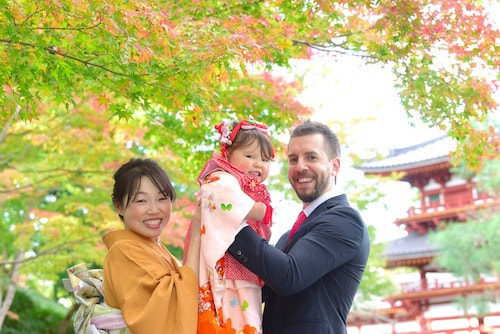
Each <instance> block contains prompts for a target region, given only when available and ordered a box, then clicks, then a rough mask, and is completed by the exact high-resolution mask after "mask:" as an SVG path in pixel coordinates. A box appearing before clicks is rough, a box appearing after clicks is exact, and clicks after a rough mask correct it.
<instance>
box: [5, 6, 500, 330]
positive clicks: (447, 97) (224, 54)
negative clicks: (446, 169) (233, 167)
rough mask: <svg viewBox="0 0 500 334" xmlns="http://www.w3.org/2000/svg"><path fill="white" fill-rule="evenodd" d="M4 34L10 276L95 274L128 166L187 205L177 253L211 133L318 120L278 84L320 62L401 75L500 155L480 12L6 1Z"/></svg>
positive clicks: (448, 126) (487, 35)
mask: <svg viewBox="0 0 500 334" xmlns="http://www.w3.org/2000/svg"><path fill="white" fill-rule="evenodd" d="M0 22H1V24H0V84H1V89H0V105H2V109H1V110H0V125H1V133H0V175H1V178H0V209H1V212H3V215H0V221H1V222H2V224H0V236H1V237H2V240H5V241H7V242H6V243H5V246H4V247H5V249H3V250H2V254H3V255H2V258H1V259H2V264H3V267H2V268H3V270H5V271H6V273H7V271H9V272H8V275H5V276H2V277H11V278H17V277H18V275H20V274H21V275H22V274H24V275H28V274H31V275H36V276H37V277H39V278H40V279H51V278H52V277H54V268H56V267H59V268H61V267H63V268H64V266H65V265H66V264H68V263H69V262H68V259H70V258H71V256H74V254H78V256H79V257H80V258H81V259H85V260H87V261H92V260H96V261H98V258H99V256H100V253H99V252H96V251H95V249H96V248H95V247H94V246H95V244H96V242H97V240H98V234H99V232H100V231H103V230H105V229H106V228H108V227H110V226H112V225H113V224H116V219H115V218H116V217H115V215H114V213H113V212H112V210H111V208H110V206H109V203H108V201H109V194H108V192H107V190H109V187H110V179H111V178H110V176H111V173H112V171H113V170H114V169H115V168H116V167H117V165H118V164H119V163H122V162H123V161H124V160H126V159H128V158H129V157H131V156H137V155H146V154H147V155H148V156H152V157H155V158H157V159H158V160H159V161H160V162H161V163H162V165H163V166H165V167H166V169H167V170H168V171H169V173H171V174H172V178H173V179H174V180H175V182H176V187H177V188H178V189H180V190H181V192H182V193H184V194H187V196H188V197H187V198H185V199H182V200H180V202H179V205H180V208H185V210H184V211H183V210H179V212H178V213H176V215H177V216H176V217H175V218H176V219H178V220H179V221H180V222H181V223H179V228H178V229H177V230H176V229H171V230H167V231H166V233H168V234H169V236H168V238H169V240H171V241H173V242H174V244H175V243H176V242H177V243H178V244H180V242H181V241H180V240H181V239H180V237H181V236H182V234H183V228H184V227H183V226H184V225H185V224H183V223H182V222H186V221H187V220H188V215H186V214H185V212H190V205H192V204H190V203H191V202H190V200H192V196H193V194H194V191H195V189H196V184H195V183H194V180H195V176H196V174H197V171H199V169H200V167H201V164H202V163H203V161H205V160H206V159H207V158H208V156H209V155H210V154H211V151H212V149H213V148H214V147H215V145H216V143H215V141H216V140H215V136H213V135H210V134H212V133H213V131H212V126H213V124H216V123H217V122H220V121H221V120H223V119H225V118H227V117H231V118H243V117H248V115H253V116H254V117H255V118H256V119H258V120H260V121H263V122H265V123H267V124H270V125H271V129H272V131H273V133H275V134H277V137H279V135H280V134H283V133H286V131H287V129H288V128H290V126H292V125H293V124H294V123H295V122H296V121H298V120H299V119H302V118H305V117H307V116H308V115H309V114H310V113H311V110H309V109H307V108H305V107H304V106H302V105H301V104H300V103H298V102H297V101H296V99H295V97H296V96H297V95H298V94H299V93H300V91H301V86H300V83H299V82H295V81H288V80H285V79H283V78H279V77H276V76H273V75H272V73H273V72H272V71H271V70H272V68H273V67H274V66H287V65H288V62H289V61H290V60H291V59H296V58H306V59H309V58H310V57H311V56H312V55H313V54H314V53H315V52H321V51H324V52H328V53H330V54H332V55H335V54H349V55H352V56H355V57H361V58H363V59H365V60H366V62H367V63H379V64H382V65H384V66H388V67H390V68H392V69H393V72H394V73H395V74H396V82H395V84H396V86H397V87H398V89H399V93H400V96H401V102H402V106H403V107H404V110H405V111H406V112H407V113H408V115H410V116H412V117H420V118H422V119H423V120H424V121H426V122H427V123H428V124H433V125H436V126H438V127H440V128H442V129H444V130H447V131H448V133H449V134H450V135H451V136H452V137H453V138H455V139H456V140H457V141H458V142H459V143H460V144H461V145H462V146H460V147H461V149H459V150H457V155H458V156H460V154H463V156H462V157H463V158H466V159H467V161H468V162H469V165H470V166H471V167H477V166H479V165H480V164H481V162H482V160H483V159H486V158H487V157H488V156H491V155H492V154H494V153H495V150H496V148H497V145H498V142H497V141H496V137H495V135H494V131H495V129H494V128H492V127H489V128H486V129H485V130H483V129H481V128H476V127H474V126H473V124H474V122H476V121H477V122H481V121H483V120H484V119H486V117H487V116H488V115H489V114H490V113H491V111H492V110H494V109H495V108H497V105H496V102H495V100H494V99H493V94H494V93H495V92H496V91H497V83H496V78H495V75H497V71H496V70H497V69H498V66H499V65H500V61H499V57H500V56H499V55H500V52H499V46H498V45H497V44H496V43H495V38H498V30H497V29H496V28H494V27H493V26H492V25H491V22H490V21H489V19H488V16H487V15H486V13H485V11H484V9H483V7H482V6H481V4H480V3H479V2H475V1H467V0H457V1H452V0H446V1H441V0H440V1H438V0H424V1H420V0H410V1H395V0H381V1H377V2H373V1H368V0H359V1H347V0H342V1H335V2H329V1H319V0H318V1H291V0H288V1H287V0H276V1H258V0H254V1H247V0H244V1H231V2H223V1H222V2H221V1H208V0H207V1H202V0H198V1H191V0H190V1H186V0H181V1H176V2H175V3H174V2H167V1H145V0H131V1H110V0H91V1H83V0H59V1H50V0H38V1H27V0H21V1H12V0H0ZM318 50H319V51H318ZM491 72H493V74H491ZM275 143H276V144H277V151H278V153H280V152H281V151H282V150H283V147H284V145H285V144H283V143H280V142H278V141H275ZM464 148H465V149H464ZM190 196H191V198H190ZM70 236H71V238H70ZM176 240H177V241H176ZM97 249H99V248H97ZM101 250H102V249H101ZM49 254H50V257H49ZM31 256H33V257H31ZM49 258H50V261H51V262H50V263H51V265H50V266H48V265H46V262H44V261H45V259H49ZM36 259H41V260H39V261H37V260H36ZM56 263H57V264H56ZM14 281H15V280H14ZM6 282H7V281H2V282H1V284H2V289H0V290H1V292H2V293H3V291H4V289H3V287H4V286H5V284H7V283H6ZM0 297H4V298H0V301H2V305H1V306H0V316H1V317H0V319H3V318H2V317H3V316H4V315H5V313H6V311H7V310H8V306H9V298H10V297H11V295H8V294H7V295H5V296H0ZM0 327H1V321H0Z"/></svg>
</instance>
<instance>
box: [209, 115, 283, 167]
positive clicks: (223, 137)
mask: <svg viewBox="0 0 500 334" xmlns="http://www.w3.org/2000/svg"><path fill="white" fill-rule="evenodd" d="M215 129H216V130H217V131H218V132H219V134H220V137H219V140H220V142H221V146H222V147H221V153H222V156H223V157H224V158H226V157H227V147H228V146H231V145H232V144H233V140H234V138H235V137H236V135H237V134H238V131H240V129H243V130H253V129H257V130H259V131H261V132H263V133H264V134H265V135H266V136H268V137H269V133H268V127H267V125H265V124H264V123H260V122H257V121H255V120H254V119H253V118H250V120H242V121H240V122H239V123H238V124H237V125H236V126H234V127H233V126H232V125H231V124H230V123H229V122H227V121H224V122H222V123H220V124H217V125H216V126H215ZM273 155H274V154H273Z"/></svg>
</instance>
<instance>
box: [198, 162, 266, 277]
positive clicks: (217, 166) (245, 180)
mask: <svg viewBox="0 0 500 334" xmlns="http://www.w3.org/2000/svg"><path fill="white" fill-rule="evenodd" d="M215 170H224V171H226V172H228V173H229V174H231V175H233V176H234V177H235V178H236V179H237V180H238V183H239V184H240V186H241V189H242V190H243V192H244V193H245V194H247V195H248V196H249V197H250V198H251V199H253V200H254V201H256V202H262V203H264V204H266V206H267V210H268V212H267V211H266V215H265V216H264V219H263V220H262V221H255V220H252V219H248V220H247V224H248V225H249V226H250V227H252V228H253V229H254V230H255V231H256V232H257V233H258V234H259V235H260V236H261V237H263V238H265V239H266V240H269V239H270V238H271V225H272V207H271V196H270V194H269V191H268V190H267V187H266V186H265V185H263V184H262V183H260V182H258V181H257V180H256V179H255V178H251V177H249V176H248V175H246V174H245V173H243V172H242V171H241V170H239V169H238V168H236V167H234V166H233V165H231V164H230V163H229V162H228V161H227V160H225V159H223V158H222V157H221V156H220V155H218V154H216V153H214V155H213V157H212V158H211V159H210V160H209V161H208V162H207V163H206V164H205V166H204V167H203V169H202V170H201V172H200V175H199V176H198V183H199V184H200V185H201V184H203V183H204V181H205V179H206V178H207V177H208V176H209V175H210V173H212V172H213V171H215ZM269 210H271V211H269ZM224 273H225V275H226V278H228V279H238V280H244V281H249V282H253V283H256V284H259V285H260V286H263V285H264V282H263V281H262V280H261V279H260V278H259V277H258V276H257V275H255V274H254V273H252V272H251V271H250V270H248V269H247V268H245V267H244V266H243V265H242V264H241V263H239V262H238V261H237V260H236V259H235V258H234V257H232V256H231V255H230V254H229V253H226V254H225V255H224Z"/></svg>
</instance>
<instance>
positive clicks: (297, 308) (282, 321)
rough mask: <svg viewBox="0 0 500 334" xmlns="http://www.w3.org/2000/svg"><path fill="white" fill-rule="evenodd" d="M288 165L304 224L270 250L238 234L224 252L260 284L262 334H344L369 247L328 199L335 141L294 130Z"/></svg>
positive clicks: (354, 221) (304, 128) (347, 212)
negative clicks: (257, 277)
mask: <svg viewBox="0 0 500 334" xmlns="http://www.w3.org/2000/svg"><path fill="white" fill-rule="evenodd" d="M288 164H289V166H288V179H289V181H290V184H291V185H292V187H293V188H294V190H295V192H296V193H297V196H298V197H299V198H300V199H301V200H302V203H303V212H304V213H305V215H306V216H307V218H306V219H305V220H304V221H303V223H302V224H301V225H300V226H298V228H297V226H294V228H292V231H291V232H287V233H285V234H284V235H283V236H282V237H281V238H280V239H279V241H278V243H277V244H276V247H273V246H271V245H269V244H268V243H267V242H266V240H265V239H263V238H261V237H260V236H259V235H258V234H257V233H255V232H254V231H253V230H252V228H250V227H244V228H243V229H242V230H241V231H240V232H239V233H238V235H237V236H236V238H235V241H234V243H233V244H232V245H231V246H230V248H229V252H230V253H231V254H232V255H233V256H234V257H235V258H236V259H237V260H238V261H240V262H241V263H243V265H245V266H246V267H247V268H248V269H250V270H251V271H252V272H254V273H255V274H257V275H258V276H260V277H261V278H262V279H263V280H264V282H265V283H266V286H265V287H264V291H263V296H264V301H265V308H264V316H263V331H264V333H265V334H323V333H324V334H327V333H328V334H344V333H346V318H347V314H348V313H349V310H350V308H351V305H352V301H353V298H354V295H355V293H356V291H357V289H358V286H359V283H360V280H361V277H362V275H363V272H364V270H365V266H366V261H367V259H368V253H369V250H370V242H369V237H368V232H367V229H366V225H365V224H364V223H363V220H362V219H361V217H360V215H359V213H358V212H357V211H356V210H354V209H353V208H351V207H350V206H349V203H348V202H347V199H346V196H345V195H344V194H341V195H337V194H336V193H335V191H334V183H335V180H336V177H337V174H338V172H339V169H340V146H339V142H338V139H337V136H336V135H335V134H334V133H333V132H332V131H331V130H330V129H329V128H328V127H327V126H326V125H324V124H321V123H317V122H309V121H307V122H305V123H303V124H301V125H299V126H298V127H297V128H296V129H295V130H294V131H293V133H292V135H291V139H290V142H289V144H288ZM295 229H296V231H295V233H294V234H293V235H290V233H293V232H294V230H295Z"/></svg>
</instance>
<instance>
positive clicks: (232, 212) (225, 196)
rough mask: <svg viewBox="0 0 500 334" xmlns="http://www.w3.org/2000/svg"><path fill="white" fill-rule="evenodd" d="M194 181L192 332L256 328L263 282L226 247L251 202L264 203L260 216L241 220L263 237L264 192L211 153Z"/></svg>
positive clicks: (266, 225)
mask: <svg viewBox="0 0 500 334" xmlns="http://www.w3.org/2000/svg"><path fill="white" fill-rule="evenodd" d="M198 181H199V182H200V185H201V210H202V212H201V222H202V227H201V256H200V296H199V310H198V311H199V317H198V333H203V334H209V333H255V334H258V333H262V296H261V287H262V286H263V282H262V281H261V280H260V279H259V278H258V277H257V276H256V275H255V274H253V273H252V272H250V271H249V270H248V269H246V268H245V267H244V266H243V265H242V264H240V263H239V262H238V261H237V260H236V259H234V258H233V257H232V256H231V255H229V254H228V253H226V250H227V249H228V248H229V246H230V245H231V243H232V242H233V241H234V237H235V236H236V234H237V233H238V232H239V230H240V228H241V226H242V223H243V222H244V221H245V217H246V215H247V214H248V212H249V211H250V210H251V209H252V207H253V206H254V204H255V202H256V201H260V202H263V203H265V204H266V205H267V206H268V210H267V212H266V217H264V219H263V220H262V221H261V222H256V221H252V220H246V223H247V224H248V225H250V226H251V227H252V228H254V230H256V231H257V232H258V233H259V234H260V235H261V236H262V237H264V238H266V239H268V240H269V238H270V236H271V231H270V227H271V213H272V208H271V207H270V196H269V192H268V191H267V188H266V187H265V186H264V185H263V184H261V183H259V182H258V181H256V180H255V179H253V178H250V177H248V176H247V175H245V174H243V173H242V172H241V171H239V170H238V169H236V168H234V167H233V166H232V165H230V164H229V163H228V162H227V161H226V160H223V159H222V158H220V157H219V156H217V155H214V157H213V158H212V159H210V160H209V161H208V162H207V164H206V165H205V167H204V169H203V170H202V172H201V173H200V176H199V177H198Z"/></svg>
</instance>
